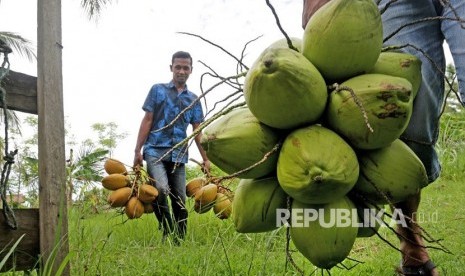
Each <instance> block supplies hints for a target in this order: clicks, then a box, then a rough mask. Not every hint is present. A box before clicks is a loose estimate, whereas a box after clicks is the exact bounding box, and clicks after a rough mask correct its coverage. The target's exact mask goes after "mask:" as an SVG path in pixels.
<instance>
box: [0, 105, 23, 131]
mask: <svg viewBox="0 0 465 276" xmlns="http://www.w3.org/2000/svg"><path fill="white" fill-rule="evenodd" d="M6 112H7V115H6V116H7V117H8V124H9V127H10V128H14V129H15V130H16V131H17V132H18V134H19V135H21V120H20V119H19V118H18V114H16V112H15V111H13V110H10V109H7V110H6ZM4 121H5V115H4V113H3V108H2V107H0V122H4Z"/></svg>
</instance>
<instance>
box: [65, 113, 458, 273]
mask: <svg viewBox="0 0 465 276" xmlns="http://www.w3.org/2000/svg"><path fill="white" fill-rule="evenodd" d="M463 117H464V115H463V114H462V115H457V114H456V115H453V116H448V115H445V116H444V117H443V120H442V134H441V137H440V141H439V144H438V151H439V153H440V155H441V160H442V164H443V173H442V176H441V177H440V178H439V179H438V180H437V181H436V182H435V183H433V184H431V185H430V186H428V187H427V188H425V189H424V190H423V198H422V203H421V206H420V210H419V217H418V220H419V222H420V223H421V225H422V226H423V227H424V229H425V230H426V231H427V232H428V233H429V234H431V236H432V238H434V239H439V240H441V244H442V245H443V246H444V247H445V248H447V249H448V250H450V251H451V252H452V254H450V253H446V252H444V251H442V250H439V249H430V255H431V257H432V259H433V260H434V262H435V263H436V264H437V265H438V267H439V271H440V272H441V274H442V275H452V276H455V275H457V276H458V275H465V237H464V236H463V231H464V227H463V224H464V223H465V207H464V206H463V205H462V204H463V199H464V198H465V187H464V186H463V185H464V183H463V182H464V181H463V179H465V154H464V152H465V147H464V141H463V137H465V120H464V118H463ZM192 205H193V202H192V201H189V202H188V206H189V208H190V210H192V209H193V208H192ZM69 231H70V251H71V252H72V254H74V255H73V258H72V261H71V272H72V275H300V273H299V272H298V270H296V269H295V268H294V267H293V266H292V265H291V264H290V263H289V262H287V261H286V229H285V228H281V229H279V230H276V231H273V232H267V233H258V234H239V233H237V232H236V231H235V230H234V226H233V223H232V220H219V219H217V218H216V217H214V215H213V213H212V212H209V213H206V214H202V215H199V214H197V213H195V212H194V211H191V212H190V215H189V221H188V235H187V238H186V240H185V241H184V242H183V243H182V244H181V245H180V246H175V245H173V244H172V243H171V242H166V243H162V242H161V233H160V232H159V231H158V230H157V222H156V220H155V217H154V216H153V215H152V214H148V215H144V216H143V217H142V218H141V219H137V220H132V221H126V217H125V215H120V214H117V213H116V212H114V211H110V212H107V213H103V214H98V215H91V214H87V212H83V211H82V210H79V209H72V210H71V212H70V224H69ZM380 235H381V237H382V238H383V239H385V240H388V241H389V242H390V243H391V244H392V245H394V246H397V245H398V243H397V238H396V237H395V236H394V234H393V233H392V232H391V231H390V230H389V229H388V228H387V227H384V228H381V230H380ZM316 238H317V237H316ZM428 245H430V246H437V244H435V243H430V244H428ZM289 252H290V253H291V256H292V259H293V260H294V262H295V264H296V265H297V267H298V268H299V269H301V270H303V271H304V272H305V275H310V274H312V273H314V274H315V275H322V274H323V275H394V270H395V267H396V266H397V265H398V264H399V262H400V253H399V252H398V251H397V250H396V249H395V248H393V247H392V246H390V245H389V244H388V243H386V242H385V241H383V240H382V239H381V238H379V237H377V236H373V237H370V238H359V239H357V240H356V243H355V245H354V247H353V249H352V252H351V254H350V256H349V257H350V258H351V259H353V260H346V261H344V263H343V264H344V266H345V267H347V268H350V269H345V268H342V267H341V268H337V267H336V268H333V269H332V270H331V271H330V272H327V271H321V270H316V268H315V267H314V266H313V265H312V264H311V263H310V262H309V261H308V260H307V259H305V258H304V257H302V255H301V254H300V253H299V252H298V251H296V249H295V247H294V246H293V245H292V243H291V244H290V250H289Z"/></svg>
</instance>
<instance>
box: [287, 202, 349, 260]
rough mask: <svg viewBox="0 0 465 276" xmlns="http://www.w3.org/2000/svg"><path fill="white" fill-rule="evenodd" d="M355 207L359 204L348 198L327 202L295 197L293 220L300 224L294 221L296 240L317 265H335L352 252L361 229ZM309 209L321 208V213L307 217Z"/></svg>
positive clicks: (319, 209) (296, 244)
mask: <svg viewBox="0 0 465 276" xmlns="http://www.w3.org/2000/svg"><path fill="white" fill-rule="evenodd" d="M354 209H355V205H354V204H353V203H352V202H351V201H350V199H348V198H347V197H342V198H339V199H338V200H336V201H333V202H331V203H328V204H323V205H312V204H305V203H301V202H299V201H296V200H294V202H293V203H292V215H291V216H292V221H293V222H294V221H297V222H298V223H300V225H296V224H291V231H290V232H291V240H292V242H293V243H294V245H295V247H296V248H297V249H298V250H299V251H300V253H302V255H304V256H305V257H306V258H307V259H308V260H309V261H310V262H311V263H312V264H314V265H315V266H317V267H319V268H323V269H330V268H332V267H334V266H335V265H337V264H339V263H340V262H342V261H343V260H344V259H345V258H346V257H347V256H348V255H349V253H350V251H351V249H352V247H353V245H354V242H355V239H356V238H357V231H358V229H357V227H356V224H355V223H354V221H355V222H356V221H357V218H355V217H353V216H354V215H355V216H357V213H356V212H353V210H354ZM305 210H307V211H308V210H315V211H318V215H317V217H314V218H313V219H309V218H305V215H304V214H305V212H306V211H305ZM302 216H303V217H302ZM342 216H344V219H343V218H342ZM301 217H302V218H301ZM309 217H310V216H309ZM354 224H355V225H354Z"/></svg>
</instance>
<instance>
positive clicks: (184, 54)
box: [171, 51, 192, 65]
mask: <svg viewBox="0 0 465 276" xmlns="http://www.w3.org/2000/svg"><path fill="white" fill-rule="evenodd" d="M175 58H188V59H190V61H191V65H192V57H191V54H189V53H188V52H184V51H177V52H176V53H174V54H173V57H172V58H171V64H173V63H174V59H175Z"/></svg>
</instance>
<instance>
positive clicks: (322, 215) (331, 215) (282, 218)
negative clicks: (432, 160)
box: [276, 208, 408, 228]
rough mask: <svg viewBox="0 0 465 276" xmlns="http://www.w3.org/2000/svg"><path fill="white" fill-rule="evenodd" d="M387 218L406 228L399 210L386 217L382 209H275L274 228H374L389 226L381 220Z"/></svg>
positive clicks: (405, 218)
mask: <svg viewBox="0 0 465 276" xmlns="http://www.w3.org/2000/svg"><path fill="white" fill-rule="evenodd" d="M386 217H389V218H390V220H391V221H393V222H394V223H395V224H398V225H401V226H402V227H407V220H408V218H407V217H405V216H404V214H403V213H402V210H401V209H394V210H393V211H392V213H390V215H389V216H387V214H386V212H385V210H384V209H376V208H366V209H361V210H357V209H335V208H332V209H324V208H321V209H312V208H294V209H292V212H291V211H290V210H288V209H276V226H277V227H281V226H286V227H289V226H291V227H308V226H309V225H310V223H318V224H319V225H320V226H321V227H323V228H332V227H366V228H369V227H371V228H374V227H377V226H384V225H386V224H391V223H389V222H386V220H383V218H386Z"/></svg>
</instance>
